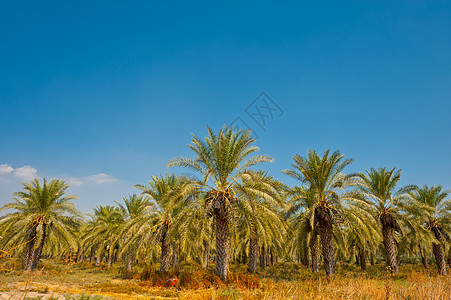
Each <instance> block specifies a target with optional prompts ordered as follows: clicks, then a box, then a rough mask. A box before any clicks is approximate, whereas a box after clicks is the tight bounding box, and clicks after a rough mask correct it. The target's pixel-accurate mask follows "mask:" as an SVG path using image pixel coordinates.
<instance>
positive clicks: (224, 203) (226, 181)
mask: <svg viewBox="0 0 451 300" xmlns="http://www.w3.org/2000/svg"><path fill="white" fill-rule="evenodd" d="M207 131H208V136H207V137H206V138H205V140H201V139H199V138H197V137H196V136H194V135H193V138H192V140H191V142H192V144H190V145H188V147H189V148H190V149H191V150H193V151H194V153H195V154H196V157H195V158H194V159H192V158H186V157H180V158H175V159H172V160H170V161H169V162H168V163H167V166H168V167H186V168H189V169H191V170H193V171H195V172H197V173H199V174H200V175H201V176H202V178H201V180H197V186H198V187H199V189H201V190H202V191H203V192H205V193H206V197H205V210H206V211H207V212H209V213H211V214H212V215H213V217H214V223H215V238H216V272H217V274H218V275H219V277H220V278H221V279H222V280H226V279H227V274H228V267H229V255H230V228H229V225H230V222H231V220H232V219H233V215H234V214H235V207H234V206H235V205H234V202H235V201H236V194H235V192H234V188H235V186H236V182H237V181H239V178H240V175H241V174H242V173H243V172H244V171H246V170H247V169H248V168H250V167H252V166H254V165H257V164H259V163H262V162H272V158H271V157H269V156H266V155H254V156H252V154H254V153H255V152H257V151H258V150H259V148H258V147H256V146H253V145H252V144H253V143H254V142H255V140H254V139H253V138H252V137H251V132H250V131H242V130H240V131H235V130H234V129H233V127H224V128H223V129H221V130H220V131H219V132H218V133H214V132H213V130H212V129H211V128H210V127H208V126H207Z"/></svg>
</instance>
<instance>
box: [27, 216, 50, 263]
mask: <svg viewBox="0 0 451 300" xmlns="http://www.w3.org/2000/svg"><path fill="white" fill-rule="evenodd" d="M41 230H42V237H41V239H40V240H39V244H38V247H36V249H34V250H33V251H32V256H31V262H30V263H31V264H30V268H29V270H30V271H33V270H34V269H36V267H37V266H38V262H39V260H40V259H41V254H42V249H43V248H44V244H45V239H46V238H47V225H46V224H43V225H42V227H41Z"/></svg>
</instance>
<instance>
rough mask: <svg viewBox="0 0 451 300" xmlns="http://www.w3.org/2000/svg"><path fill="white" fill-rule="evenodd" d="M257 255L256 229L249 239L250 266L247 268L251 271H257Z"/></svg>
mask: <svg viewBox="0 0 451 300" xmlns="http://www.w3.org/2000/svg"><path fill="white" fill-rule="evenodd" d="M257 256H258V235H257V233H256V232H255V231H252V233H251V238H250V240H249V266H248V268H247V270H248V271H249V272H250V273H255V272H257Z"/></svg>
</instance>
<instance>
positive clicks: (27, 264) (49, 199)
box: [0, 178, 82, 271]
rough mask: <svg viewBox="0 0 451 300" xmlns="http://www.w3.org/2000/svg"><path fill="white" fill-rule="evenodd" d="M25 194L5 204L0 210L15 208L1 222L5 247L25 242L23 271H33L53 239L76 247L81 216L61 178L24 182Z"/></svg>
mask: <svg viewBox="0 0 451 300" xmlns="http://www.w3.org/2000/svg"><path fill="white" fill-rule="evenodd" d="M23 186H24V188H23V191H20V192H16V193H14V194H13V195H14V196H16V198H14V199H13V200H14V202H11V203H7V204H5V205H4V206H3V207H2V208H1V209H0V211H4V210H7V209H13V210H16V211H17V212H13V213H8V214H7V215H6V216H5V217H4V218H2V219H1V221H0V226H1V227H4V229H5V232H6V233H7V234H6V236H5V237H4V238H3V239H2V241H4V242H5V244H4V245H2V246H3V247H5V248H8V247H11V246H15V245H17V244H20V241H21V240H22V241H23V242H24V243H25V249H24V258H23V269H24V270H30V271H31V270H34V269H35V268H36V266H37V264H38V262H39V259H40V258H41V255H42V250H43V248H44V245H45V244H46V242H47V241H48V240H49V236H50V237H54V238H55V241H57V242H59V243H67V244H69V245H72V246H73V248H75V247H76V243H75V236H74V232H75V231H76V229H77V228H78V226H79V225H80V224H81V220H82V217H81V214H80V213H79V212H78V211H77V209H76V208H75V205H74V204H73V202H72V200H74V199H76V198H77V197H75V196H73V195H65V194H66V190H67V188H68V187H69V185H68V184H67V183H66V182H64V181H63V180H60V179H52V180H50V182H47V180H46V179H45V178H44V179H43V182H42V185H41V184H40V183H39V180H38V179H34V180H32V181H31V182H30V183H23Z"/></svg>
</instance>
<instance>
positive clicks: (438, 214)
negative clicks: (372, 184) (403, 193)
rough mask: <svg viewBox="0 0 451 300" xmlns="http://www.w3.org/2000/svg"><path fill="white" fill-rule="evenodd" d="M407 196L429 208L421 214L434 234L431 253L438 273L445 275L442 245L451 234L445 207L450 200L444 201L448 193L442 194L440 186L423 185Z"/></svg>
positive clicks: (448, 213)
mask: <svg viewBox="0 0 451 300" xmlns="http://www.w3.org/2000/svg"><path fill="white" fill-rule="evenodd" d="M409 194H410V196H411V197H412V198H413V199H415V200H416V201H418V203H420V204H423V205H426V206H428V207H429V210H423V214H424V215H425V217H426V224H425V225H426V228H427V229H429V230H430V231H431V232H432V233H433V234H434V237H435V239H436V241H435V242H433V243H432V252H433V253H434V256H435V261H436V263H437V267H438V270H439V273H440V274H441V275H446V263H445V255H444V253H443V246H442V243H443V242H445V241H449V240H450V237H449V234H448V233H449V232H451V228H450V226H449V224H448V222H447V220H449V219H450V211H449V210H447V209H446V206H445V205H446V204H447V203H450V200H446V197H448V194H449V192H443V191H442V186H440V185H437V186H432V187H428V186H427V185H424V186H423V187H422V188H419V187H417V188H416V189H415V190H413V191H411V192H409ZM420 251H421V249H420Z"/></svg>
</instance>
